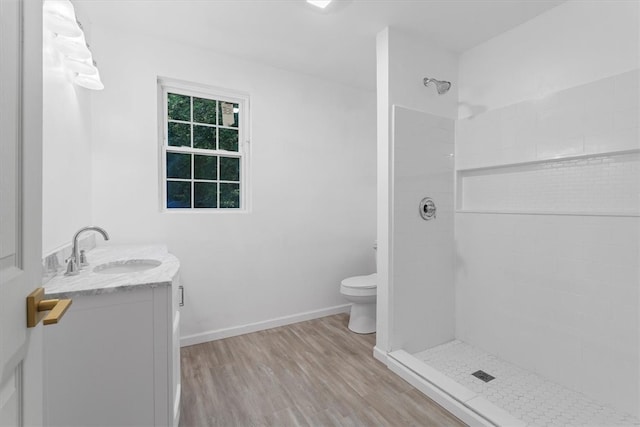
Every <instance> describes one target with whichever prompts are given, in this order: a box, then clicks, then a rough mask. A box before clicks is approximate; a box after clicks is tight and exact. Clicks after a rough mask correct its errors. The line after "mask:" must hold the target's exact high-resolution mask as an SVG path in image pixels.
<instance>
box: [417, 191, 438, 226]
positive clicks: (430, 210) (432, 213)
mask: <svg viewBox="0 0 640 427" xmlns="http://www.w3.org/2000/svg"><path fill="white" fill-rule="evenodd" d="M420 216H421V217H422V219H424V220H425V221H429V220H430V219H435V217H436V204H435V203H434V202H433V200H432V199H431V197H425V198H424V199H422V200H421V201H420Z"/></svg>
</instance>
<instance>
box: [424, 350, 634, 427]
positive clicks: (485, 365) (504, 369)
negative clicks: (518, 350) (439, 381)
mask: <svg viewBox="0 0 640 427" xmlns="http://www.w3.org/2000/svg"><path fill="white" fill-rule="evenodd" d="M413 356H414V357H415V358H417V359H419V360H421V361H422V362H424V363H426V364H427V365H429V366H430V367H432V368H434V369H436V370H438V371H440V372H441V373H442V374H444V375H446V376H447V377H449V378H450V379H452V380H454V381H456V382H457V383H459V384H460V385H462V386H464V387H466V388H468V389H469V390H471V391H473V392H475V393H476V394H478V395H479V396H482V397H484V398H485V399H487V400H489V401H490V402H491V403H493V404H494V405H496V406H498V407H500V408H502V409H504V410H505V411H507V412H509V413H510V414H511V415H512V416H513V417H515V418H518V419H520V420H522V421H523V422H525V423H526V424H527V425H530V426H541V427H542V426H554V427H555V426H576V427H577V426H580V427H584V426H599V427H601V426H607V427H611V426H638V425H640V420H638V419H637V418H635V417H633V416H631V415H627V414H623V413H620V412H617V411H615V410H613V409H611V408H609V407H607V406H604V405H602V404H600V403H597V402H596V401H594V400H592V399H590V398H589V397H587V396H585V395H584V394H581V393H578V392H575V391H572V390H569V389H567V388H565V387H562V386H560V385H558V384H555V383H553V382H550V381H548V380H546V379H544V378H542V377H541V376H539V375H536V374H533V373H531V372H528V371H526V370H524V369H521V368H518V367H516V366H514V365H511V364H509V363H507V362H505V361H503V360H500V359H499V358H497V357H495V356H493V355H491V354H489V353H485V352H484V351H482V350H479V349H477V348H475V347H473V346H471V345H469V344H466V343H464V342H462V341H458V340H455V341H451V342H448V343H446V344H443V345H440V346H438V347H434V348H431V349H429V350H425V351H422V352H420V353H416V354H414V355H413ZM478 370H483V371H485V372H487V373H489V374H491V375H492V376H494V377H496V379H494V380H492V381H490V382H488V383H485V382H483V381H482V380H480V379H478V378H476V377H474V376H472V375H470V374H471V373H472V372H476V371H478Z"/></svg>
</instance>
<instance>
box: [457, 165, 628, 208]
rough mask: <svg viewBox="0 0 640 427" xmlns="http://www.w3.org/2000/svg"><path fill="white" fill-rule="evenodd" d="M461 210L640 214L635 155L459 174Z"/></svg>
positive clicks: (508, 167) (507, 167)
mask: <svg viewBox="0 0 640 427" xmlns="http://www.w3.org/2000/svg"><path fill="white" fill-rule="evenodd" d="M458 191H459V194H460V199H461V205H460V206H458V208H459V209H463V210H481V211H500V210H506V211H518V212H565V213H566V212H574V213H575V212H580V213H595V214H597V213H615V214H624V215H636V216H640V154H639V153H637V152H635V153H628V154H618V155H602V156H592V157H588V158H578V159H568V160H556V161H548V162H542V163H535V164H527V165H518V166H506V167H505V166H503V167H500V168H490V169H480V170H474V171H462V172H461V173H460V174H459V175H458Z"/></svg>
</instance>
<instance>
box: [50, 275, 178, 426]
mask: <svg viewBox="0 0 640 427" xmlns="http://www.w3.org/2000/svg"><path fill="white" fill-rule="evenodd" d="M179 285H180V284H179V275H178V274H177V270H176V272H175V274H174V275H173V277H172V280H171V284H168V283H164V284H148V285H145V284H139V285H136V286H131V287H126V288H121V289H108V290H107V291H104V292H100V293H96V294H87V293H86V292H85V293H84V294H83V293H76V294H73V293H70V294H68V295H66V296H68V297H71V298H72V299H73V304H72V305H71V307H70V308H69V311H68V312H67V313H66V314H65V316H64V318H63V319H62V320H61V321H60V323H59V324H57V325H53V326H47V327H46V328H45V330H44V356H45V366H44V387H45V393H44V399H45V425H48V426H176V427H177V426H178V422H179V417H180V341H179V327H180V312H179V300H178V298H180V297H181V295H180V292H179ZM45 289H46V287H45ZM54 297H57V296H54Z"/></svg>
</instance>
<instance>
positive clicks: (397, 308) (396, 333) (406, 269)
mask: <svg viewBox="0 0 640 427" xmlns="http://www.w3.org/2000/svg"><path fill="white" fill-rule="evenodd" d="M393 111H394V116H393V212H392V218H393V219H392V221H393V243H392V245H393V246H392V251H393V280H392V283H393V292H392V293H393V304H394V310H393V311H392V328H393V333H392V336H391V345H392V348H393V349H404V350H406V351H408V352H412V351H417V350H423V349H425V348H429V347H432V346H435V345H438V344H441V343H443V342H446V341H450V340H451V339H453V337H454V315H453V314H454V292H453V287H452V284H453V156H452V154H453V148H454V147H453V142H454V133H453V131H454V124H453V120H452V119H448V118H443V117H438V116H434V115H431V114H427V113H424V112H421V111H416V110H410V109H407V108H402V107H397V106H395V107H394V110H393ZM424 197H431V198H432V199H433V201H434V202H435V204H436V207H437V211H436V218H435V219H433V220H429V221H424V220H423V219H422V218H421V217H420V215H419V209H418V207H419V203H420V201H421V200H422V198H424Z"/></svg>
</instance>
